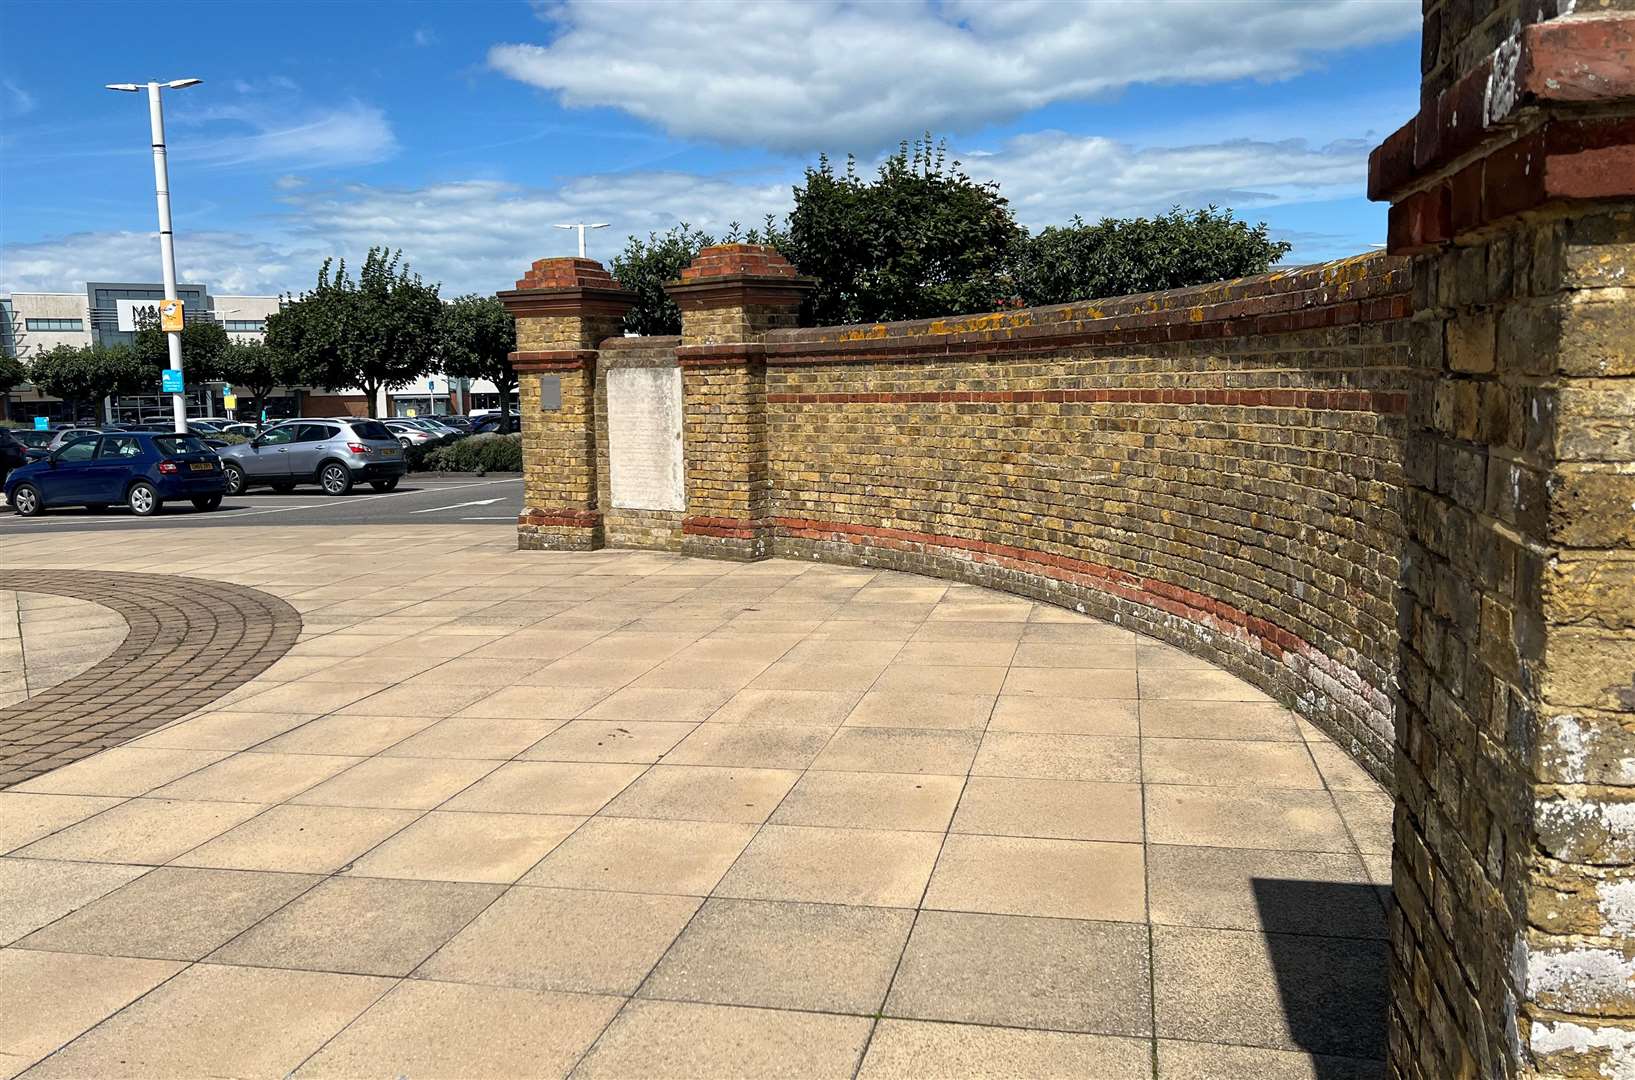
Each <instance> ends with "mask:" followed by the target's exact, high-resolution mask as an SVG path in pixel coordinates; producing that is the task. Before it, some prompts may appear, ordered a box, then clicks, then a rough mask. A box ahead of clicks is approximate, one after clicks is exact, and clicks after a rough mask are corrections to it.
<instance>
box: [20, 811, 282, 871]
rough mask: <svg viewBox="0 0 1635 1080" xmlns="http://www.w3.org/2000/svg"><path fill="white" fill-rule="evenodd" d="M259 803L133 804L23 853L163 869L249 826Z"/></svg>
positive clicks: (56, 836) (34, 845)
mask: <svg viewBox="0 0 1635 1080" xmlns="http://www.w3.org/2000/svg"><path fill="white" fill-rule="evenodd" d="M264 809H266V807H265V806H263V805H261V804H259V803H230V802H187V801H181V800H176V799H161V798H158V797H147V798H140V799H131V800H128V801H126V802H123V803H120V804H119V805H118V806H115V807H113V808H112V809H110V810H105V811H103V812H102V813H100V814H98V815H97V816H96V817H93V818H90V819H89V820H86V821H82V822H80V823H79V824H77V825H72V826H70V827H68V828H66V829H63V830H62V831H61V832H58V833H54V834H53V835H51V836H48V837H46V838H45V839H43V840H39V841H37V842H35V843H33V844H30V845H29V846H28V847H26V848H24V849H23V850H22V851H20V852H18V854H19V855H26V856H29V857H30V858H36V859H73V860H78V861H84V862H114V863H147V864H150V865H155V866H156V865H159V864H160V863H166V862H169V861H170V860H171V859H174V858H175V857H176V856H178V855H180V854H182V853H183V852H185V851H188V850H190V849H192V848H194V847H197V846H198V845H199V844H202V843H204V842H205V841H206V840H210V839H212V838H213V837H216V836H220V835H221V834H222V833H224V832H226V831H227V830H228V829H231V828H233V827H234V826H236V825H238V824H240V823H242V822H244V821H247V820H249V819H250V818H252V817H254V816H255V815H256V814H258V813H260V812H261V811H262V810H264Z"/></svg>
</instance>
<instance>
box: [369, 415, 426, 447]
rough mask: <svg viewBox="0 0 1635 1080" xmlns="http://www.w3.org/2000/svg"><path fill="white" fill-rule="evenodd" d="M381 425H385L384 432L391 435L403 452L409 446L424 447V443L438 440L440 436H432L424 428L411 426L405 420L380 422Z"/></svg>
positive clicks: (415, 425)
mask: <svg viewBox="0 0 1635 1080" xmlns="http://www.w3.org/2000/svg"><path fill="white" fill-rule="evenodd" d="M381 423H382V424H384V425H386V430H387V431H390V432H391V433H392V437H393V438H395V439H396V440H397V441H398V445H400V446H401V447H403V449H405V450H407V449H409V447H411V446H424V445H425V444H426V443H429V442H433V441H435V440H436V439H438V438H440V436H437V435H433V434H432V433H431V432H429V431H427V430H426V429H425V428H423V427H421V426H419V425H418V424H411V423H410V422H409V421H407V420H382V421H381Z"/></svg>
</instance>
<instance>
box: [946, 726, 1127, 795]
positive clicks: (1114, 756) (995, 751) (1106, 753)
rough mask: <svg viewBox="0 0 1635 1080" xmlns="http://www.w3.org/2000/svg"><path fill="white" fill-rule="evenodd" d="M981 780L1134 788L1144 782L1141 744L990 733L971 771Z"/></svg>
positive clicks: (1110, 738) (1109, 738) (1082, 737)
mask: <svg viewBox="0 0 1635 1080" xmlns="http://www.w3.org/2000/svg"><path fill="white" fill-rule="evenodd" d="M971 773H972V774H973V775H976V776H1015V777H1029V778H1033V779H1041V780H1085V781H1112V782H1119V783H1132V782H1136V781H1139V780H1140V779H1141V752H1140V740H1138V739H1131V738H1122V737H1118V736H1103V735H1050V734H1039V733H1037V732H1027V731H989V732H988V733H987V734H985V735H984V736H983V737H982V748H981V749H980V750H979V751H977V755H976V760H975V761H974V762H973V763H972V765H971Z"/></svg>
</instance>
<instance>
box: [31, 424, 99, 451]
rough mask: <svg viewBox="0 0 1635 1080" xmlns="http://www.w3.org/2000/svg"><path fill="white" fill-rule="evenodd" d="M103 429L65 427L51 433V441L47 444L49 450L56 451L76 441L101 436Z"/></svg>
mask: <svg viewBox="0 0 1635 1080" xmlns="http://www.w3.org/2000/svg"><path fill="white" fill-rule="evenodd" d="M101 434H102V429H101V428H94V427H65V428H57V429H56V430H54V431H53V432H52V433H51V441H50V442H48V443H46V445H45V448H46V449H47V450H51V451H56V450H60V449H62V447H64V446H66V445H68V444H69V443H71V442H73V441H74V440H75V439H84V438H87V437H89V436H92V435H101Z"/></svg>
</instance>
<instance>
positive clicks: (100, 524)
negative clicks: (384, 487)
mask: <svg viewBox="0 0 1635 1080" xmlns="http://www.w3.org/2000/svg"><path fill="white" fill-rule="evenodd" d="M521 511H522V477H520V476H515V475H511V476H498V477H495V476H486V477H484V476H475V475H469V474H450V473H413V474H411V475H409V476H406V477H404V478H403V480H402V482H401V483H400V484H399V485H398V488H397V490H396V491H389V492H385V493H382V494H376V493H375V492H373V491H371V490H370V489H369V488H368V486H367V485H360V486H359V487H358V488H357V489H355V490H354V491H353V492H352V494H350V495H342V496H334V497H332V496H328V495H325V494H324V493H323V491H322V490H321V489H320V488H318V487H317V486H316V485H304V486H302V487H298V488H296V489H295V490H294V491H291V492H289V493H287V494H283V495H279V494H275V493H273V492H271V491H268V490H267V489H266V488H254V489H252V490H251V491H249V492H248V493H246V494H244V495H240V496H238V497H236V498H227V499H224V500H222V504H221V507H220V508H219V509H217V510H211V511H199V510H195V509H193V506H192V505H191V504H190V503H187V502H180V503H170V504H167V505H166V506H165V507H164V508H163V509H162V510H161V511H160V513H158V514H156V515H154V516H153V517H150V518H139V517H136V516H135V515H133V514H132V513H131V512H130V511H129V510H126V509H124V508H123V507H118V508H114V509H109V510H106V511H103V512H102V513H99V514H93V513H91V512H90V511H88V510H83V509H78V508H64V509H57V510H47V511H46V512H45V513H43V514H41V515H39V516H38V517H32V518H20V517H18V516H17V515H16V514H14V513H12V512H11V510H10V508H9V507H0V538H3V537H6V536H16V535H18V534H22V533H35V532H75V531H79V530H83V529H116V530H117V529H165V528H177V527H183V528H198V527H200V526H223V527H227V526H233V525H349V524H350V525H436V524H440V523H446V522H454V523H458V524H462V525H469V524H471V523H472V522H479V521H481V522H488V523H490V524H493V523H497V522H502V521H510V522H515V521H516V520H517V515H518V514H519V513H521Z"/></svg>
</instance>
